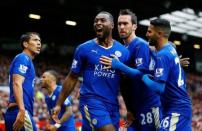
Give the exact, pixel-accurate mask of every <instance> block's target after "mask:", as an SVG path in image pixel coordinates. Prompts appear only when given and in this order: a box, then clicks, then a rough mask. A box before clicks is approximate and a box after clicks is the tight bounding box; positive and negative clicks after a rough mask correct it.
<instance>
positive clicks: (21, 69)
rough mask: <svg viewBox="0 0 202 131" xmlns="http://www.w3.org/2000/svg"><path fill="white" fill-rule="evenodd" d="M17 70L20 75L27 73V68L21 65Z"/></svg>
mask: <svg viewBox="0 0 202 131" xmlns="http://www.w3.org/2000/svg"><path fill="white" fill-rule="evenodd" d="M18 69H19V71H20V72H21V73H23V74H24V73H26V72H27V69H28V67H27V66H25V65H21V64H20V67H19V68H18Z"/></svg>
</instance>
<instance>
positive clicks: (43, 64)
mask: <svg viewBox="0 0 202 131" xmlns="http://www.w3.org/2000/svg"><path fill="white" fill-rule="evenodd" d="M56 59H57V58H56ZM11 60H12V58H11V57H8V56H0V126H2V125H3V123H4V118H3V113H4V112H5V110H6V107H7V102H8V97H9V90H8V83H9V82H8V77H9V66H10V63H11ZM34 64H35V68H36V73H37V78H36V88H35V104H34V119H35V121H36V122H37V123H38V127H39V129H40V130H43V129H44V128H45V126H46V125H47V123H48V122H49V117H50V116H49V114H48V111H47V106H46V103H45V99H44V94H43V93H42V92H43V89H42V88H41V87H40V76H41V75H42V73H43V72H44V71H46V70H49V69H54V70H56V71H57V72H58V73H59V74H60V75H59V81H58V84H62V82H63V80H64V78H65V77H66V75H67V73H68V71H69V65H70V64H71V63H69V65H65V64H59V63H58V62H51V59H49V60H48V61H47V60H43V61H38V62H34ZM81 82H82V79H79V80H78V82H77V84H76V87H75V89H74V91H73V92H72V94H71V96H72V98H73V99H72V106H73V112H74V115H75V122H76V127H77V130H80V127H81V124H82V123H81V120H82V117H81V114H80V112H79V110H78V106H79V89H80V84H81ZM187 88H188V90H189V93H190V97H191V99H192V110H193V113H192V114H193V116H192V121H193V122H192V127H193V131H202V108H201V107H202V76H201V75H199V74H196V73H190V72H187ZM118 99H119V103H120V115H121V120H120V125H122V124H123V123H122V122H123V119H124V117H125V116H126V107H125V104H124V101H123V98H122V97H121V96H119V98H118ZM122 130H126V129H124V128H122Z"/></svg>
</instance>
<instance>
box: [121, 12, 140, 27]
mask: <svg viewBox="0 0 202 131" xmlns="http://www.w3.org/2000/svg"><path fill="white" fill-rule="evenodd" d="M120 15H130V16H131V20H132V24H137V16H136V15H135V13H133V12H132V11H131V10H130V9H122V10H120V11H119V16H120Z"/></svg>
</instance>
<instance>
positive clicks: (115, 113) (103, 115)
mask: <svg viewBox="0 0 202 131" xmlns="http://www.w3.org/2000/svg"><path fill="white" fill-rule="evenodd" d="M113 28H114V22H113V17H112V15H111V14H110V13H108V12H105V11H102V12H100V13H98V14H97V15H96V17H95V19H94V30H95V33H96V36H97V37H96V38H94V39H92V40H89V41H86V42H85V43H83V44H81V45H79V46H78V47H77V49H76V51H75V54H74V59H73V63H72V67H71V71H70V72H69V74H68V76H67V77H66V79H65V81H64V83H63V88H62V92H61V94H60V97H59V100H58V102H57V106H56V107H55V110H54V113H55V114H54V115H53V118H55V119H56V116H57V115H58V113H59V111H60V109H61V105H62V103H63V101H64V100H65V98H66V97H67V96H69V94H70V93H71V91H72V90H73V89H74V85H75V83H76V81H77V79H78V76H79V74H80V73H82V76H83V83H82V85H81V90H80V111H81V113H82V118H83V121H82V123H83V125H82V130H83V131H91V130H97V131H115V130H116V131H118V129H119V116H120V115H119V103H118V95H119V84H120V83H119V82H120V75H121V72H120V71H119V70H114V69H105V66H104V65H102V64H100V62H99V58H100V57H101V55H106V56H110V55H111V54H114V55H116V56H117V57H118V58H119V60H120V61H121V62H123V63H124V62H126V61H127V58H128V57H129V52H128V51H127V49H126V48H125V47H124V46H123V45H122V44H121V43H119V42H118V41H116V40H114V39H113V38H112V30H113Z"/></svg>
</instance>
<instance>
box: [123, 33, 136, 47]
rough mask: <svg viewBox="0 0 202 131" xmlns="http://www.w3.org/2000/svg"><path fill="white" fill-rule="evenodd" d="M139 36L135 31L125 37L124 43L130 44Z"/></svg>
mask: <svg viewBox="0 0 202 131" xmlns="http://www.w3.org/2000/svg"><path fill="white" fill-rule="evenodd" d="M136 37H137V36H136V35H135V33H134V32H133V33H132V34H131V35H130V36H129V37H128V38H126V39H123V42H124V44H130V43H131V42H132V41H133V40H134V39H135V38H136Z"/></svg>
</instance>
